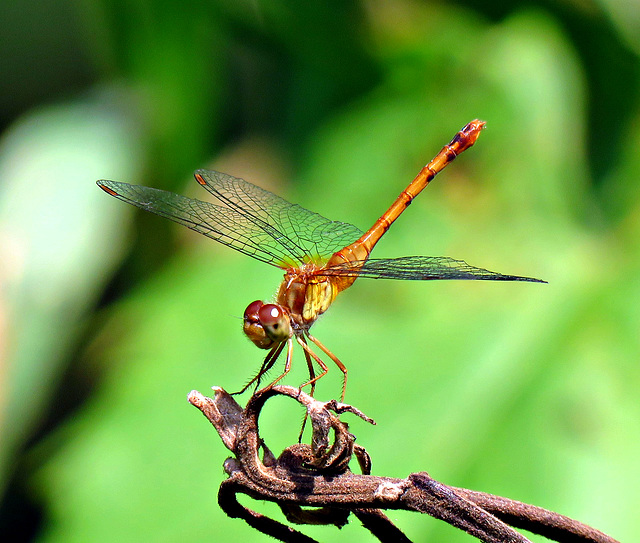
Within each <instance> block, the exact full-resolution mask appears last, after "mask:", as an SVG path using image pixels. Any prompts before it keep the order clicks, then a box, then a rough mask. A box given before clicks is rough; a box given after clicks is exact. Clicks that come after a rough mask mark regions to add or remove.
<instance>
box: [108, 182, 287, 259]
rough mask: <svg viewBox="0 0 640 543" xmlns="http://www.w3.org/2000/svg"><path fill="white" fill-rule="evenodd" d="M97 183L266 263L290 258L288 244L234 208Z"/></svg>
mask: <svg viewBox="0 0 640 543" xmlns="http://www.w3.org/2000/svg"><path fill="white" fill-rule="evenodd" d="M98 186H99V187H100V188H102V189H103V190H104V191H105V192H107V193H108V194H110V195H111V196H114V197H115V198H118V199H119V200H122V201H123V202H127V203H128V204H132V205H134V206H136V207H139V208H140V209H144V210H145V211H150V212H151V213H155V214H156V215H160V216H161V217H166V218H167V219H171V220H172V221H175V222H177V223H179V224H182V225H184V226H186V227H187V228H191V230H195V231H196V232H200V233H201V234H204V235H205V236H207V237H209V238H211V239H214V240H216V241H219V242H220V243H223V244H225V245H227V246H229V247H231V248H233V249H235V250H236V251H240V252H241V253H244V254H246V255H249V256H252V257H253V258H255V259H257V260H261V261H262V262H266V263H267V264H272V265H273V266H277V267H281V263H282V262H284V261H286V260H287V259H289V260H290V256H289V252H288V248H287V247H286V246H285V245H283V244H282V243H279V241H278V239H277V237H274V235H273V233H272V232H270V231H266V230H265V229H263V228H261V227H260V226H259V225H257V224H256V223H255V222H254V221H252V220H250V219H249V218H248V217H247V216H246V215H244V214H241V213H239V212H238V211H236V210H235V209H232V208H229V207H223V206H219V205H214V204H211V203H209V202H202V201H200V200H195V199H193V198H187V197H186V196H181V195H179V194H175V193H173V192H167V191H165V190H159V189H154V188H150V187H143V186H140V185H129V184H128V183H119V182H117V181H106V180H100V181H98Z"/></svg>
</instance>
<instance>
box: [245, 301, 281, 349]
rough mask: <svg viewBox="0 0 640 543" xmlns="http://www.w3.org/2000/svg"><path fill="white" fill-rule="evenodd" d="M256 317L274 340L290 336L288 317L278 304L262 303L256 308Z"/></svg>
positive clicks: (279, 340) (277, 340) (278, 340)
mask: <svg viewBox="0 0 640 543" xmlns="http://www.w3.org/2000/svg"><path fill="white" fill-rule="evenodd" d="M247 309H248V308H247ZM258 318H259V320H260V324H262V327H263V328H264V331H265V332H266V334H267V336H268V337H270V338H271V339H272V340H273V341H274V342H277V343H279V342H281V341H285V340H286V339H289V338H290V337H291V326H290V325H289V317H288V315H287V314H286V313H285V312H284V311H283V309H282V308H281V307H280V306H279V305H275V304H264V305H263V306H262V307H261V308H260V309H258Z"/></svg>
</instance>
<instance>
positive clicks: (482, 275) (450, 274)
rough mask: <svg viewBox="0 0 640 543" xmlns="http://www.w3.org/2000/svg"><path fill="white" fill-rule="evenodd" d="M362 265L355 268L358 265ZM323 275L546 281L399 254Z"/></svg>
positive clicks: (440, 258)
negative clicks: (398, 255) (399, 255)
mask: <svg viewBox="0 0 640 543" xmlns="http://www.w3.org/2000/svg"><path fill="white" fill-rule="evenodd" d="M360 264H361V265H362V267H361V268H360V269H358V267H359V265H360ZM322 274H323V275H342V276H345V275H347V276H352V277H353V276H357V277H370V278H372V279H409V280H415V281H428V280H435V279H476V280H481V281H531V282H535V283H546V281H542V280H541V279H534V278H533V277H520V276H518V275H504V274H502V273H498V272H492V271H489V270H485V269H483V268H476V267H475V266H471V265H469V264H467V263H466V262H465V261H464V260H456V259H454V258H450V257H447V256H405V257H401V258H371V259H369V260H367V261H366V262H362V263H358V262H351V263H346V264H344V265H337V266H331V267H330V268H327V269H325V270H323V271H322Z"/></svg>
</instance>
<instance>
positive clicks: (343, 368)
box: [307, 334, 347, 402]
mask: <svg viewBox="0 0 640 543" xmlns="http://www.w3.org/2000/svg"><path fill="white" fill-rule="evenodd" d="M307 337H308V338H309V339H310V340H311V341H312V342H313V344H314V345H317V346H318V347H320V349H321V350H322V352H323V353H324V354H326V355H327V356H328V357H329V358H330V359H331V360H333V361H334V363H335V364H336V366H338V367H339V368H340V371H341V372H342V374H343V375H344V378H343V380H342V396H341V397H340V401H341V402H344V393H345V392H346V390H347V367H346V366H345V365H344V364H343V363H342V362H340V359H339V358H338V357H337V356H336V355H335V354H333V353H332V352H331V351H330V350H329V349H327V348H326V347H325V346H324V345H323V344H322V343H321V342H320V341H319V340H318V339H316V338H315V337H313V336H312V335H311V334H307Z"/></svg>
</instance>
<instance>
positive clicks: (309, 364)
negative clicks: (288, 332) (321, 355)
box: [298, 336, 316, 443]
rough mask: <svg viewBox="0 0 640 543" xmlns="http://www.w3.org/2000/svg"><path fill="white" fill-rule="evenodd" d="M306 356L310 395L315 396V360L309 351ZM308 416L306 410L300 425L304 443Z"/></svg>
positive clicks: (300, 439) (300, 440)
mask: <svg viewBox="0 0 640 543" xmlns="http://www.w3.org/2000/svg"><path fill="white" fill-rule="evenodd" d="M302 341H305V339H304V336H303V337H302ZM304 357H305V359H306V360H307V367H308V368H309V378H310V379H311V392H309V395H310V396H311V397H312V398H313V394H314V392H315V391H316V382H315V381H314V378H315V376H316V372H315V370H314V369H313V361H312V360H311V356H310V355H309V353H308V352H307V351H304ZM308 417H309V413H307V412H306V411H305V414H304V419H302V426H301V427H300V434H299V435H298V443H302V435H303V434H304V428H305V426H306V424H307V418H308Z"/></svg>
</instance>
